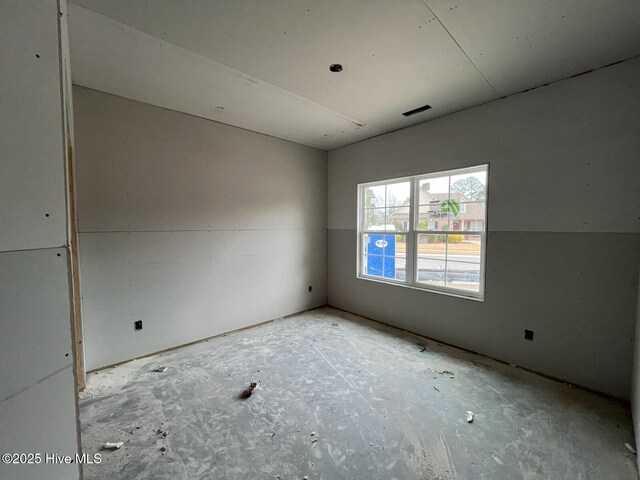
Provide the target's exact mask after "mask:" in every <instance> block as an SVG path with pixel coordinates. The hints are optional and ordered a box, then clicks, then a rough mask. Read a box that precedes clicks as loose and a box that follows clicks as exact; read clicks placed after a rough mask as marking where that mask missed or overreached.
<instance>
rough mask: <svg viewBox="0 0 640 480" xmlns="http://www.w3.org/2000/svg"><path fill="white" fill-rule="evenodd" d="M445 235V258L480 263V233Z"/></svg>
mask: <svg viewBox="0 0 640 480" xmlns="http://www.w3.org/2000/svg"><path fill="white" fill-rule="evenodd" d="M447 237H448V238H447V240H448V245H447V254H448V255H447V260H449V261H456V262H471V263H476V264H479V263H480V252H481V247H482V237H480V235H456V234H451V235H448V236H447Z"/></svg>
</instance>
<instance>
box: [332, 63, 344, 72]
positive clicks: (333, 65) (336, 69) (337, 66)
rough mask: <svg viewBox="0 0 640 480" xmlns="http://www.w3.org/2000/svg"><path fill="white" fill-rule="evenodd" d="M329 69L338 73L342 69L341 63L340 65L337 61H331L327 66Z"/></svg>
mask: <svg viewBox="0 0 640 480" xmlns="http://www.w3.org/2000/svg"><path fill="white" fill-rule="evenodd" d="M329 70H330V71H332V72H334V73H338V72H341V71H342V65H340V64H339V63H333V64H331V65H330V66H329Z"/></svg>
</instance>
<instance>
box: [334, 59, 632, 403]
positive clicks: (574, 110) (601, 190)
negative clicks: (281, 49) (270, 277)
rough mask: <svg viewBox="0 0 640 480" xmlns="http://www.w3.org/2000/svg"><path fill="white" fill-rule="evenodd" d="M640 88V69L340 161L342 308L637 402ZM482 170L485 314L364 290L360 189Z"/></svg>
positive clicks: (465, 117) (453, 119) (461, 117)
mask: <svg viewBox="0 0 640 480" xmlns="http://www.w3.org/2000/svg"><path fill="white" fill-rule="evenodd" d="M638 85H640V61H639V60H638V59H633V60H629V61H626V62H623V63H621V64H617V65H614V66H610V67H607V68H603V69H600V70H597V71H594V72H591V73H588V74H585V75H582V76H579V77H575V78H571V79H567V80H564V81H561V82H557V83H554V84H551V85H548V86H545V87H540V88H537V89H535V90H532V91H529V92H525V93H522V94H518V95H515V96H512V97H508V98H505V99H502V100H497V101H494V102H491V103H487V104H484V105H481V106H478V107H475V108H472V109H469V110H466V111H463V112H459V113H455V114H453V115H449V116H446V117H441V118H438V119H435V120H432V121H430V122H426V123H423V124H421V125H418V126H415V127H410V128H407V129H405V130H401V131H397V132H393V133H389V134H386V135H383V136H380V137H376V138H373V139H370V140H366V141H363V142H360V143H357V144H353V145H350V146H347V147H343V148H340V149H337V150H333V151H331V152H329V162H328V163H329V166H328V169H329V170H328V179H329V180H328V228H329V233H328V249H329V258H328V303H329V304H330V305H332V306H335V307H338V308H342V309H345V310H348V311H351V312H354V313H358V314H361V315H365V316H368V317H371V318H373V319H376V320H380V321H383V322H385V323H389V324H392V325H396V326H399V327H402V328H405V329H408V330H411V331H414V332H417V333H421V334H424V335H427V336H430V337H433V338H435V339H438V340H441V341H445V342H449V343H452V344H454V345H458V346H461V347H463V348H467V349H470V350H473V351H476V352H479V353H483V354H487V355H490V356H493V357H495V358H498V359H501V360H504V361H507V362H510V363H514V364H517V365H520V366H523V367H526V368H530V369H533V370H536V371H539V372H541V373H545V374H548V375H552V376H554V377H558V378H561V379H564V380H567V381H569V382H573V383H576V384H579V385H583V386H586V387H590V388H593V389H596V390H599V391H602V392H605V393H609V394H612V395H616V396H618V397H623V398H629V394H630V384H631V365H632V360H633V347H634V322H635V314H636V297H637V281H638V260H639V258H640V234H639V233H638V232H640V182H638V178H639V177H640V161H639V160H638V158H639V155H640V135H638V132H639V131H640V91H639V89H638ZM432 105H433V103H432ZM436 108H437V107H436ZM481 163H490V174H489V175H490V177H489V201H488V240H487V274H486V296H485V301H484V302H476V301H471V300H465V299H461V298H455V297H449V296H444V295H438V294H434V293H429V292H424V291H420V290H415V289H408V288H403V287H397V286H392V285H385V284H381V283H376V282H371V281H367V280H360V279H357V278H356V239H357V234H356V214H357V212H356V210H357V194H356V185H357V184H358V183H361V182H368V181H374V180H383V179H388V178H394V177H400V176H406V175H411V174H420V173H429V172H435V171H439V170H445V169H451V168H458V167H464V166H469V165H476V164H481ZM525 328H526V329H531V330H533V331H534V333H535V337H534V338H535V339H534V341H533V342H527V341H525V340H524V338H523V337H524V329H525Z"/></svg>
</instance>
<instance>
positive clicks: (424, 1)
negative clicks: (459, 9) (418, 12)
mask: <svg viewBox="0 0 640 480" xmlns="http://www.w3.org/2000/svg"><path fill="white" fill-rule="evenodd" d="M422 3H423V4H424V6H425V7H426V8H427V10H429V11H430V12H431V15H433V17H434V18H435V19H436V20H438V23H439V24H440V25H442V28H444V31H445V32H447V35H449V37H451V40H453V42H454V43H455V44H456V45H457V46H458V48H459V49H460V51H461V52H462V54H463V55H464V56H465V57H467V60H469V63H471V65H473V68H475V69H476V70H477V72H478V73H479V74H480V75H481V76H482V78H484V81H485V82H487V85H489V86H490V87H491V90H493V91H494V93H495V94H496V95H497V96H498V97H502V96H503V95H501V94H500V93H499V92H498V90H496V88H495V87H494V86H493V85H492V84H491V82H490V81H489V79H488V78H487V77H485V76H484V73H482V72H481V71H480V69H479V68H478V66H477V65H476V64H475V63H474V62H473V60H471V57H469V55H467V52H465V51H464V49H463V48H462V46H461V45H460V44H459V43H458V41H457V40H456V39H455V37H454V36H453V35H452V34H451V32H450V31H449V29H448V28H447V27H446V26H445V25H444V23H442V20H440V18H438V16H437V15H436V14H435V13H434V12H433V10H431V8H430V7H429V5H427V2H426V0H422Z"/></svg>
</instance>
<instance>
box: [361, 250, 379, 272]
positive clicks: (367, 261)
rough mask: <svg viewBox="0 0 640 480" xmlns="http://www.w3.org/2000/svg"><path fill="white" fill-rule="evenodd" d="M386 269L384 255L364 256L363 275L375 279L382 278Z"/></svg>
mask: <svg viewBox="0 0 640 480" xmlns="http://www.w3.org/2000/svg"><path fill="white" fill-rule="evenodd" d="M383 269H384V257H383V256H382V255H367V254H365V255H363V256H362V273H363V274H364V275H371V276H374V277H382V276H383V275H382V274H383Z"/></svg>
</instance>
